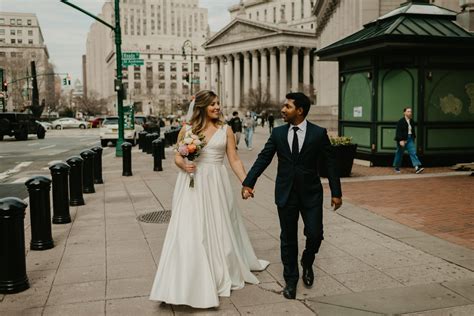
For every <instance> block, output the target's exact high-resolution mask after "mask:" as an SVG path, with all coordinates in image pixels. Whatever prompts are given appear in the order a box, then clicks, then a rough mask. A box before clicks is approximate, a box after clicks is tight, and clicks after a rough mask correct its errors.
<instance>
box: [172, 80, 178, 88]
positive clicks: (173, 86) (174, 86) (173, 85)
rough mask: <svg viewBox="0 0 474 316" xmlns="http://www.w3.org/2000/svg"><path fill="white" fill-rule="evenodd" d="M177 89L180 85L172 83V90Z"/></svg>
mask: <svg viewBox="0 0 474 316" xmlns="http://www.w3.org/2000/svg"><path fill="white" fill-rule="evenodd" d="M177 87H178V85H177V84H176V82H172V83H171V89H173V90H175V89H176V88H177Z"/></svg>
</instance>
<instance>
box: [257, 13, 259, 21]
mask: <svg viewBox="0 0 474 316" xmlns="http://www.w3.org/2000/svg"><path fill="white" fill-rule="evenodd" d="M259 18H260V12H258V11H257V21H258V20H259Z"/></svg>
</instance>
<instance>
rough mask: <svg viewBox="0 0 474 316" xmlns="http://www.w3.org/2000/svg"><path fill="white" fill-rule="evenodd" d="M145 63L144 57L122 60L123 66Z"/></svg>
mask: <svg viewBox="0 0 474 316" xmlns="http://www.w3.org/2000/svg"><path fill="white" fill-rule="evenodd" d="M144 64H145V62H144V60H143V59H125V60H122V67H128V66H143V65H144Z"/></svg>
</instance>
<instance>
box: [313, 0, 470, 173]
mask: <svg viewBox="0 0 474 316" xmlns="http://www.w3.org/2000/svg"><path fill="white" fill-rule="evenodd" d="M428 2H429V1H421V0H419V1H415V0H413V1H410V2H406V3H404V4H402V5H401V6H400V7H399V8H398V9H396V10H394V11H391V12H389V13H387V14H386V15H384V16H382V17H380V18H378V19H377V20H376V21H373V22H371V23H368V24H366V25H364V28H363V29H362V30H360V31H358V32H356V33H354V34H352V35H350V36H348V37H346V38H344V39H342V40H340V41H338V42H335V43H333V44H331V45H329V46H327V47H325V48H322V49H320V50H319V51H317V52H316V54H317V55H318V56H319V59H320V60H321V61H338V62H339V135H344V136H351V137H353V141H354V142H355V143H357V144H358V148H357V158H359V159H364V160H369V161H371V162H372V164H373V165H379V166H387V165H391V163H392V161H393V156H394V152H395V149H396V142H395V141H394V137H395V128H396V123H397V121H398V120H399V119H400V118H402V117H403V108H405V107H411V108H412V109H413V119H414V121H415V123H416V135H417V138H416V143H417V150H418V155H419V157H420V158H421V161H422V163H423V165H427V166H429V165H431V166H434V165H448V164H453V163H457V162H466V161H474V34H472V33H470V32H468V31H467V30H465V29H463V28H462V27H460V26H459V25H457V24H456V21H455V20H456V12H453V11H450V10H447V9H444V8H441V7H438V6H435V5H431V4H429V3H428ZM405 158H407V157H405ZM407 162H408V159H406V161H405V163H407Z"/></svg>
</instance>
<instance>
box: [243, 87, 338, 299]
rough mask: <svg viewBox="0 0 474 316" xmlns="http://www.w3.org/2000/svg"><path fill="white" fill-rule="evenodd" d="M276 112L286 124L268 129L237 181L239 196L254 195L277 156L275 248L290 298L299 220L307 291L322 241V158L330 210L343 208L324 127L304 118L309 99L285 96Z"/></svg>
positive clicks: (296, 272) (293, 294) (294, 279)
mask: <svg viewBox="0 0 474 316" xmlns="http://www.w3.org/2000/svg"><path fill="white" fill-rule="evenodd" d="M286 99H287V100H286V102H285V104H284V105H283V108H282V110H281V113H282V117H283V120H284V121H285V122H287V123H288V124H285V125H281V126H279V127H276V128H274V129H273V131H272V133H271V135H270V138H269V139H268V141H267V143H266V144H265V147H264V148H263V150H262V151H261V152H260V154H259V155H258V157H257V160H256V161H255V163H254V164H253V166H252V168H251V169H250V171H249V173H248V174H247V177H246V178H245V180H244V181H243V182H242V186H243V187H242V197H243V198H244V199H247V198H248V197H250V196H253V188H254V186H255V183H256V182H257V178H258V177H259V176H260V175H261V174H262V173H263V171H264V170H265V169H266V168H267V166H268V165H269V164H270V163H271V161H272V159H273V156H274V155H275V153H276V154H277V156H278V172H277V176H276V182H275V203H276V205H277V207H278V217H279V219H280V228H281V234H280V242H281V244H280V247H281V259H282V262H283V277H284V279H285V282H286V286H285V288H284V289H283V296H285V298H287V299H295V297H296V285H297V283H298V279H299V270H298V218H299V215H300V214H301V217H302V218H303V222H304V226H305V227H304V234H305V236H306V246H305V250H304V251H303V255H302V258H301V265H302V268H303V276H302V278H303V283H304V284H305V285H306V286H307V287H311V286H312V285H313V281H314V272H313V268H312V266H313V263H314V259H315V255H316V253H318V250H319V247H320V246H321V242H322V240H323V239H324V238H323V186H322V185H321V180H320V178H319V175H318V170H317V161H318V159H319V158H320V156H321V155H324V156H325V158H326V161H327V167H328V180H329V186H330V188H331V195H332V199H331V205H332V206H334V210H336V209H338V208H339V207H340V206H341V204H342V198H341V196H342V192H341V183H340V180H339V175H338V172H337V170H336V166H335V157H334V152H333V149H332V146H331V142H330V141H329V138H328V135H327V132H326V129H324V128H321V127H319V126H317V125H315V124H312V123H310V122H308V121H307V120H306V115H307V114H308V112H309V107H310V101H309V98H308V97H307V96H306V95H304V94H303V93H300V92H296V93H289V94H287V95H286Z"/></svg>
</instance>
